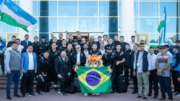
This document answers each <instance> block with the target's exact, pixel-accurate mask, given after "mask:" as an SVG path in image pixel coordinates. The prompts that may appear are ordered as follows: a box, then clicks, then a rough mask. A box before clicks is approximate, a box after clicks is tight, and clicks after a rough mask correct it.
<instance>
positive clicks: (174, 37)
mask: <svg viewBox="0 0 180 101" xmlns="http://www.w3.org/2000/svg"><path fill="white" fill-rule="evenodd" d="M168 39H171V40H172V42H175V41H176V34H166V39H165V40H166V41H167V40H168Z"/></svg>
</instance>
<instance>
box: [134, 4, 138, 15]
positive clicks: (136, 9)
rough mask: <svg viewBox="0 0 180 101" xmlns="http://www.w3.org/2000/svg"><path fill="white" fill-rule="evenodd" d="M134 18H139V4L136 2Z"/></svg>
mask: <svg viewBox="0 0 180 101" xmlns="http://www.w3.org/2000/svg"><path fill="white" fill-rule="evenodd" d="M134 16H138V2H134Z"/></svg>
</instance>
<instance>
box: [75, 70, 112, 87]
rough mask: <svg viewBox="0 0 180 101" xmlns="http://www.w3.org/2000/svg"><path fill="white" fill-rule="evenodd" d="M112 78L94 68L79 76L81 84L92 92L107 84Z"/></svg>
mask: <svg viewBox="0 0 180 101" xmlns="http://www.w3.org/2000/svg"><path fill="white" fill-rule="evenodd" d="M109 78H110V77H109V76H107V75H105V74H103V73H101V72H100V71H98V70H96V69H94V68H92V69H90V70H89V71H87V72H85V73H83V74H81V75H80V76H78V79H79V81H80V82H82V83H83V84H84V85H86V86H87V87H89V88H90V89H92V90H95V89H96V88H98V87H99V86H100V85H101V84H103V83H104V82H106V81H107V80H108V79H109Z"/></svg>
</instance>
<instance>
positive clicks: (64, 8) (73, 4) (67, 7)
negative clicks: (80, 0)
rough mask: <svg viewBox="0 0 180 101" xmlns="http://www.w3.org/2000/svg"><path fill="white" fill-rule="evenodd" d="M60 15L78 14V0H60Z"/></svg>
mask: <svg viewBox="0 0 180 101" xmlns="http://www.w3.org/2000/svg"><path fill="white" fill-rule="evenodd" d="M58 15H59V16H77V1H59V3H58Z"/></svg>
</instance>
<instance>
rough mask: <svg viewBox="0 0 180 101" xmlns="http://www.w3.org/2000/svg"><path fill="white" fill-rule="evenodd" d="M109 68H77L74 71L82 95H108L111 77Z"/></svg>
mask: <svg viewBox="0 0 180 101" xmlns="http://www.w3.org/2000/svg"><path fill="white" fill-rule="evenodd" d="M108 67H110V66H103V67H84V66H78V68H79V69H77V70H76V72H77V74H78V79H79V84H80V87H81V92H82V93H110V92H112V88H111V77H110V73H109V71H107V69H108Z"/></svg>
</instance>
